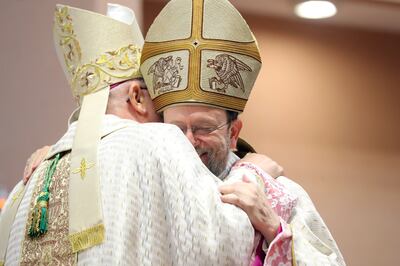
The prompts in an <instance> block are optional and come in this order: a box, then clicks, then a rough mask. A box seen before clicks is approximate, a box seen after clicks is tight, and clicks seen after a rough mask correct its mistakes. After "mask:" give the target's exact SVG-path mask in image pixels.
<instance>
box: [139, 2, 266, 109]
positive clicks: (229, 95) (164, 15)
mask: <svg viewBox="0 0 400 266" xmlns="http://www.w3.org/2000/svg"><path fill="white" fill-rule="evenodd" d="M260 68H261V58H260V54H259V50H258V45H257V42H256V40H255V38H254V36H253V34H252V32H251V31H250V29H249V27H248V25H247V24H246V21H245V20H244V19H243V17H242V16H241V15H240V13H239V12H238V11H237V10H236V9H235V8H234V7H233V6H232V5H231V4H230V3H229V1H227V0H172V1H170V2H169V3H168V4H167V5H166V6H165V7H164V9H163V10H162V11H161V13H160V14H159V15H158V16H157V18H156V19H155V21H154V22H153V24H152V25H151V27H150V29H149V31H148V33H147V36H146V39H145V44H144V47H143V53H142V58H141V71H142V74H143V77H144V79H145V81H146V84H147V87H148V90H149V93H150V95H151V97H152V99H153V102H154V104H155V107H156V109H157V111H162V110H164V109H165V108H167V107H169V106H172V105H178V104H201V105H208V106H214V107H219V108H222V109H227V110H232V111H237V112H242V111H243V109H244V107H245V105H246V102H247V100H248V98H249V95H250V92H251V90H252V88H253V85H254V82H255V80H256V78H257V76H258V73H259V71H260Z"/></svg>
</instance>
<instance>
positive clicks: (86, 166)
mask: <svg viewBox="0 0 400 266" xmlns="http://www.w3.org/2000/svg"><path fill="white" fill-rule="evenodd" d="M94 165H95V164H94V163H89V162H86V159H85V158H82V160H81V166H80V167H79V168H77V169H75V170H74V171H72V173H73V174H78V173H79V174H80V175H81V178H82V180H83V179H84V178H85V177H86V170H88V169H90V168H92V167H93V166H94Z"/></svg>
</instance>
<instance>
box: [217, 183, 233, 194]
mask: <svg viewBox="0 0 400 266" xmlns="http://www.w3.org/2000/svg"><path fill="white" fill-rule="evenodd" d="M235 191H236V185H235V184H229V185H221V186H220V187H219V192H221V194H231V193H234V192H235Z"/></svg>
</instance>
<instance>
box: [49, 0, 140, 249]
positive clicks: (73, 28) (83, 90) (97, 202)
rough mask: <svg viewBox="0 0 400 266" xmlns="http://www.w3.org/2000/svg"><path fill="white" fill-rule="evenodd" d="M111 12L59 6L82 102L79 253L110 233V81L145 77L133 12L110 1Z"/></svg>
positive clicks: (59, 27)
mask: <svg viewBox="0 0 400 266" xmlns="http://www.w3.org/2000/svg"><path fill="white" fill-rule="evenodd" d="M108 13H109V15H110V16H111V17H113V18H111V17H107V16H104V15H101V14H97V13H94V12H90V11H87V10H82V9H78V8H73V7H68V6H63V5H57V8H56V11H55V21H54V28H53V33H54V42H55V47H56V51H57V55H58V58H59V60H60V63H61V65H62V67H63V69H64V72H65V75H66V77H67V79H68V81H69V83H70V86H71V89H72V94H73V96H74V97H75V98H76V99H77V100H78V102H79V105H80V111H79V118H78V124H77V128H76V132H75V136H74V141H73V144H72V151H71V167H70V168H71V171H70V178H69V182H70V183H69V206H70V210H69V213H70V217H69V240H70V243H71V247H72V250H73V252H78V251H81V250H84V249H87V248H90V247H92V246H94V245H98V244H101V243H102V242H103V241H104V238H105V228H104V223H103V213H102V208H101V195H100V177H99V173H98V167H97V150H98V145H99V142H100V138H101V123H102V119H103V116H104V114H105V111H106V106H107V102H108V96H109V89H110V85H111V84H115V83H118V82H122V81H126V80H129V79H133V78H137V77H141V75H140V71H139V63H140V55H141V49H142V46H143V43H144V40H143V35H142V33H141V31H140V29H139V26H138V24H137V21H136V20H135V15H134V13H133V11H132V10H130V9H129V8H126V7H123V6H119V5H109V8H108ZM76 114H78V113H76ZM74 118H75V117H74Z"/></svg>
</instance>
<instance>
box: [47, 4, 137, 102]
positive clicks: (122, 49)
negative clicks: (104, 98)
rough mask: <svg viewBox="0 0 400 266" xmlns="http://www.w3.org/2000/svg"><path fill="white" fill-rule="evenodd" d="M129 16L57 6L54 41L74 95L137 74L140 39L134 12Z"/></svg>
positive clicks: (79, 97) (91, 91) (87, 92)
mask: <svg viewBox="0 0 400 266" xmlns="http://www.w3.org/2000/svg"><path fill="white" fill-rule="evenodd" d="M132 19H133V20H132V21H131V22H130V23H124V22H121V21H118V20H115V19H112V18H110V17H107V16H104V15H101V14H97V13H94V12H90V11H87V10H82V9H78V8H73V7H68V6H62V5H57V8H56V12H55V21H54V28H53V31H54V34H53V36H54V43H55V47H56V51H57V55H58V58H59V61H60V63H61V65H62V67H63V70H64V73H65V76H66V77H67V80H68V81H69V83H70V86H71V89H72V94H73V96H74V97H75V98H77V99H79V100H81V98H82V97H83V96H85V95H87V94H90V93H93V92H96V91H98V90H100V89H102V88H104V87H107V86H108V85H110V84H114V83H117V82H121V81H124V80H129V79H132V78H137V77H141V74H140V72H139V62H140V54H141V49H142V46H143V42H144V41H143V36H142V33H141V31H140V29H139V26H138V24H137V23H136V21H134V15H133V17H132ZM127 20H129V18H127ZM133 22H134V23H133ZM129 24H131V25H129Z"/></svg>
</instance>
